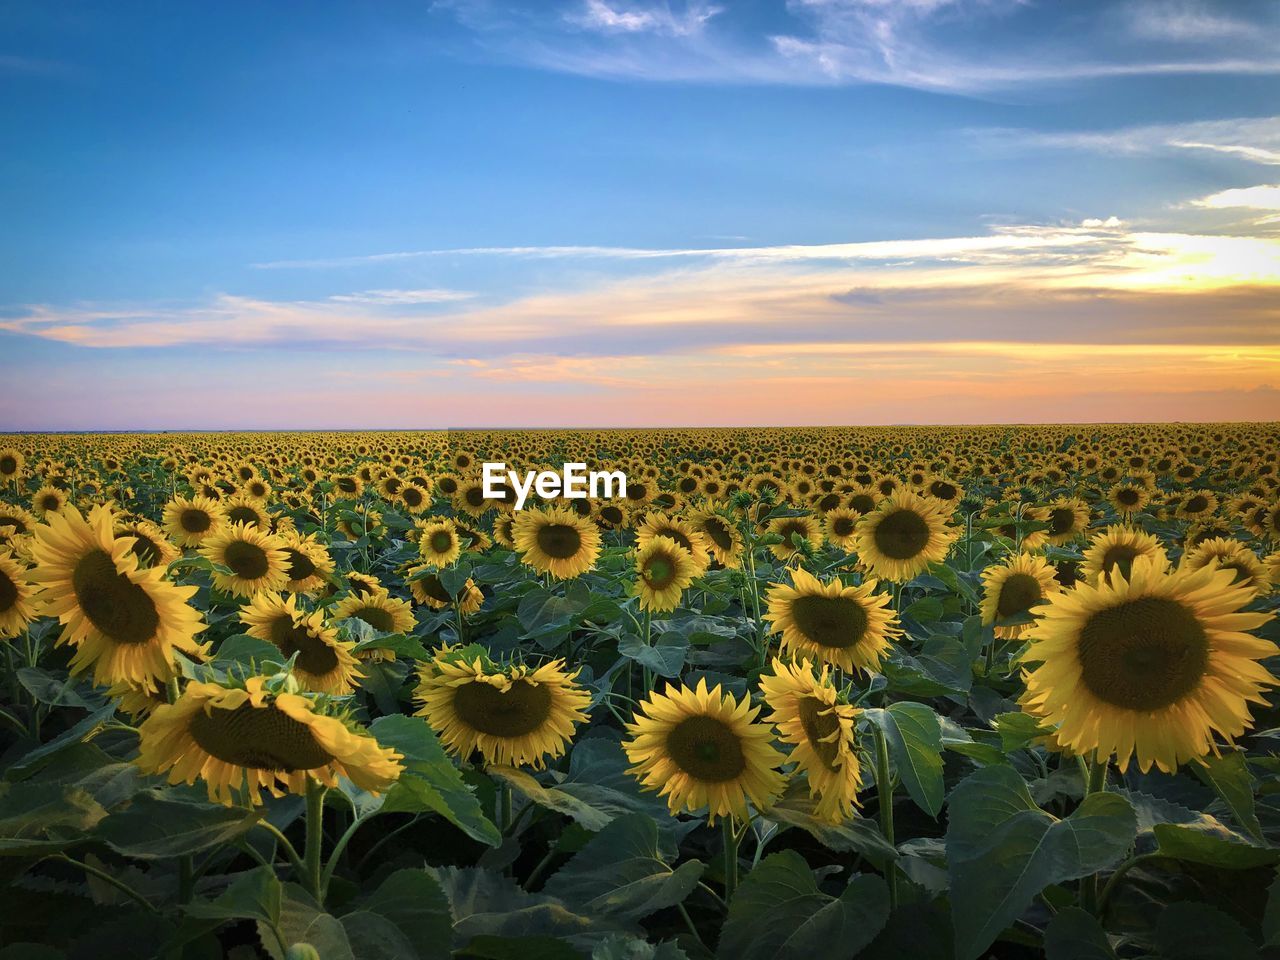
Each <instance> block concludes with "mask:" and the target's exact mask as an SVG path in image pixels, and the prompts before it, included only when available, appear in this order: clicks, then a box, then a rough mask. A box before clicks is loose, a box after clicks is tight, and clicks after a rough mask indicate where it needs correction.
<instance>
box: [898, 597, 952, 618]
mask: <svg viewBox="0 0 1280 960" xmlns="http://www.w3.org/2000/svg"><path fill="white" fill-rule="evenodd" d="M902 616H903V617H904V618H906V619H910V620H914V621H915V622H916V623H922V624H925V623H933V622H934V621H936V620H941V619H942V601H941V600H939V599H938V598H937V597H921V598H920V599H919V600H917V601H916V602H915V603H913V604H911V605H910V606H909V607H907V609H905V610H903V611H902Z"/></svg>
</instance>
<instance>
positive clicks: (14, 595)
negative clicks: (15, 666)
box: [0, 551, 36, 639]
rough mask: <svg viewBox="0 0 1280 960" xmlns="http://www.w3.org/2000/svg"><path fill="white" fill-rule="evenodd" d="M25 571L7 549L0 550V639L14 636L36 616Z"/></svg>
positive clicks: (24, 628) (25, 627)
mask: <svg viewBox="0 0 1280 960" xmlns="http://www.w3.org/2000/svg"><path fill="white" fill-rule="evenodd" d="M31 595H32V590H31V584H30V583H29V582H28V580H27V572H26V570H25V569H23V567H22V566H21V564H19V563H18V562H17V561H16V560H14V559H13V557H12V556H10V555H9V553H8V552H7V551H0V639H4V638H6V637H16V636H18V635H19V634H21V633H22V632H23V631H24V630H26V629H27V624H29V623H30V622H31V621H32V620H33V619H35V616H36V606H35V604H34V603H33V602H32V599H31Z"/></svg>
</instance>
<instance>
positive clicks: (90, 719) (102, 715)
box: [4, 703, 116, 780]
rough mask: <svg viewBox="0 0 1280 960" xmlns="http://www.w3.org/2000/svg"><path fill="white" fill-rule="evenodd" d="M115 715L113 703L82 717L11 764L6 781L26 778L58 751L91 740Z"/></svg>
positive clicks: (5, 774)
mask: <svg viewBox="0 0 1280 960" xmlns="http://www.w3.org/2000/svg"><path fill="white" fill-rule="evenodd" d="M115 714H116V705H115V703H108V704H107V705H106V706H104V707H102V708H101V709H98V710H95V711H94V712H93V713H91V714H89V715H88V716H87V717H84V718H83V719H82V720H81V721H80V722H79V723H77V724H76V725H75V726H73V727H71V728H70V729H68V730H64V731H63V732H62V733H60V734H59V735H58V736H56V737H54V738H53V739H52V740H50V741H49V742H48V743H45V744H42V745H41V746H39V747H36V748H35V749H34V750H32V751H31V752H30V753H28V754H26V755H25V756H23V757H22V758H21V759H20V760H17V761H15V762H14V763H11V764H10V765H9V767H8V769H7V770H5V772H4V778H5V779H6V780H21V779H23V778H24V777H26V776H29V775H30V774H31V773H33V772H34V771H36V770H37V769H39V768H40V766H41V764H42V763H43V761H45V760H46V759H47V758H49V757H51V756H53V755H54V754H55V753H57V752H58V751H60V750H65V749H67V748H68V747H71V746H75V745H76V744H78V743H80V742H82V741H84V740H91V739H93V737H95V736H97V735H98V733H100V732H101V730H102V727H103V725H104V724H106V723H107V721H109V720H110V719H111V718H112V717H114V716H115Z"/></svg>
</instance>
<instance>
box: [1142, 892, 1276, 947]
mask: <svg viewBox="0 0 1280 960" xmlns="http://www.w3.org/2000/svg"><path fill="white" fill-rule="evenodd" d="M1155 940H1156V948H1157V949H1158V950H1159V951H1160V957H1161V960H1257V956H1258V948H1257V947H1256V946H1255V945H1254V943H1253V941H1252V940H1251V939H1250V938H1249V935H1248V934H1247V933H1246V932H1245V930H1244V928H1243V927H1241V926H1240V924H1238V923H1237V922H1236V921H1235V920H1233V919H1232V918H1231V917H1229V916H1227V915H1226V914H1225V913H1223V912H1222V911H1221V910H1218V909H1216V908H1214V907H1211V906H1209V905H1208V904H1207V903H1194V902H1190V901H1180V902H1175V903H1171V904H1168V905H1167V906H1165V908H1164V909H1163V910H1161V911H1160V919H1159V920H1157V921H1156V937H1155Z"/></svg>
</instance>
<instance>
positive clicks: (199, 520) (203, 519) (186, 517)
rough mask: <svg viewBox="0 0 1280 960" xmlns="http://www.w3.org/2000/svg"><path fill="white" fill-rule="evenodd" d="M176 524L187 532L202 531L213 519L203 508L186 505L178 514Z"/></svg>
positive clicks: (207, 527) (210, 524) (209, 525)
mask: <svg viewBox="0 0 1280 960" xmlns="http://www.w3.org/2000/svg"><path fill="white" fill-rule="evenodd" d="M178 524H179V525H180V526H181V527H182V529H183V530H185V531H186V532H187V533H204V532H205V531H206V530H208V529H209V527H211V526H212V525H213V520H212V518H211V517H210V516H209V514H207V513H205V512H204V511H203V510H200V509H198V508H196V507H188V508H187V509H186V510H183V511H182V513H181V514H180V515H179V516H178Z"/></svg>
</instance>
